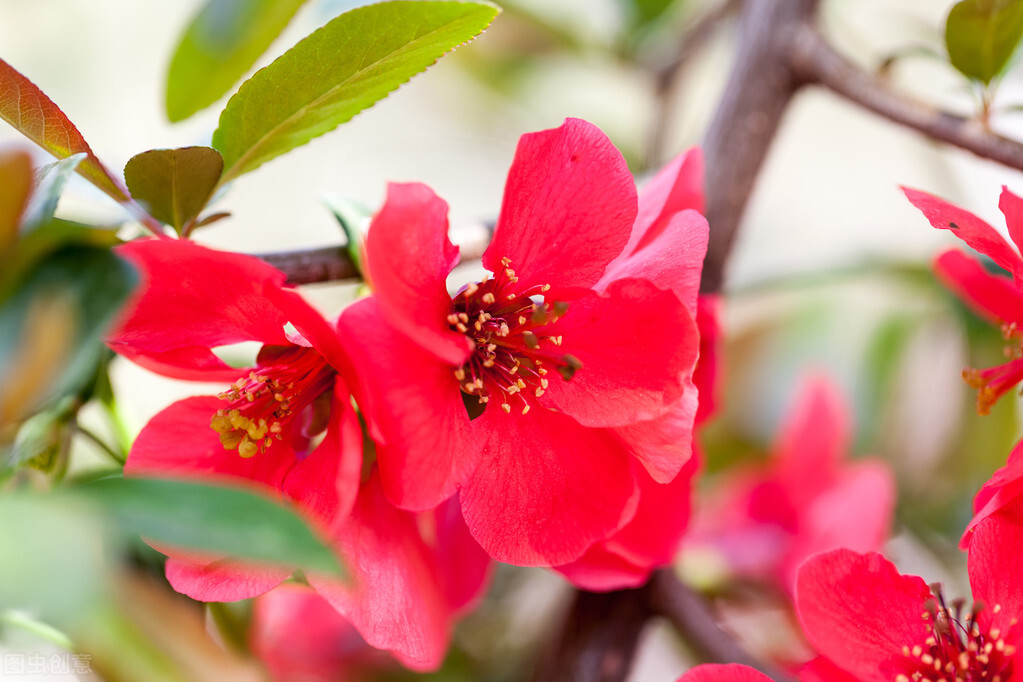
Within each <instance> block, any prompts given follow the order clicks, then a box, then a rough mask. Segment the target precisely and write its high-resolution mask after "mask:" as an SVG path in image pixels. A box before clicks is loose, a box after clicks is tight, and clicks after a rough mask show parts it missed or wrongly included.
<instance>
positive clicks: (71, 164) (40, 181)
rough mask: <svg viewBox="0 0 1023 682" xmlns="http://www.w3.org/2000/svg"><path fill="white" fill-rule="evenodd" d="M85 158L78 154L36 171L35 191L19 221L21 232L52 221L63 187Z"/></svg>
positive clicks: (82, 154)
mask: <svg viewBox="0 0 1023 682" xmlns="http://www.w3.org/2000/svg"><path fill="white" fill-rule="evenodd" d="M85 158H86V155H85V154H84V153H81V152H79V153H78V154H72V155H71V156H69V157H67V158H66V159H60V160H58V161H54V162H53V163H50V164H47V165H45V166H43V167H42V168H40V169H39V170H38V171H36V187H35V191H34V192H32V196H31V197H30V198H29V201H28V206H26V207H25V215H24V216H23V217H22V221H21V222H22V231H23V232H29V231H31V230H34V229H35V228H37V227H39V226H40V225H43V224H44V223H48V222H50V221H51V220H52V219H53V214H54V213H56V211H57V202H58V201H60V195H61V194H62V193H63V192H64V187H65V186H67V183H68V180H70V179H71V174H72V173H74V172H75V170H76V169H77V168H78V164H80V163H81V162H82V161H84V160H85Z"/></svg>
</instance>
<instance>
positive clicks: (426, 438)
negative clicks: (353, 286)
mask: <svg viewBox="0 0 1023 682" xmlns="http://www.w3.org/2000/svg"><path fill="white" fill-rule="evenodd" d="M340 326H341V329H342V332H343V333H345V334H347V335H348V338H349V340H350V349H349V352H350V353H351V354H352V357H353V359H354V360H355V361H356V363H357V366H358V367H360V368H361V369H362V374H363V377H365V378H366V380H364V381H363V383H362V386H361V389H360V394H358V395H357V396H356V397H357V398H358V400H359V404H360V406H362V408H363V412H364V414H365V415H366V418H367V419H368V420H369V421H370V422H371V427H372V428H373V429H375V431H376V433H377V434H378V435H379V438H377V441H378V442H377V458H378V460H377V461H378V462H379V465H380V477H381V480H382V481H383V486H384V490H385V491H386V492H387V497H388V499H390V500H392V501H393V502H394V504H396V505H398V506H399V507H402V508H403V509H414V510H422V509H430V508H433V507H435V506H437V504H439V503H440V502H441V501H443V500H445V499H447V498H449V497H451V495H453V494H454V493H455V491H456V490H457V488H458V485H459V484H461V483H462V482H464V481H465V480H467V479H468V477H469V476H470V475H471V474H472V472H473V470H474V469H475V468H476V466H477V464H478V463H479V461H480V456H481V455H480V446H479V440H478V439H477V437H476V436H475V434H474V431H473V430H472V429H471V428H470V422H469V415H468V413H467V412H466V409H465V404H464V403H463V402H462V392H461V391H460V390H459V389H458V382H457V380H456V379H455V377H454V374H453V372H454V367H452V366H451V365H448V364H447V363H445V362H442V361H440V360H438V359H437V357H436V356H435V355H434V354H432V353H429V352H427V351H425V350H423V348H421V347H420V346H418V345H417V344H415V343H413V342H412V341H411V340H410V339H408V338H407V337H406V336H405V335H404V334H401V333H399V332H397V331H396V330H395V329H393V328H392V327H391V326H390V325H389V324H388V320H387V318H386V316H385V313H384V311H383V309H382V307H381V304H380V302H379V300H378V299H377V298H376V297H370V298H365V299H362V300H361V301H357V302H356V303H354V304H352V305H350V306H348V307H347V308H346V309H345V310H344V313H343V314H342V315H341V321H340Z"/></svg>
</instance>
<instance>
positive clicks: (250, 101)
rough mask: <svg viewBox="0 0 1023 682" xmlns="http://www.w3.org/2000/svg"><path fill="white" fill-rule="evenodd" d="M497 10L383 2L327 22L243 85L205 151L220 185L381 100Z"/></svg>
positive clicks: (460, 4) (479, 28)
mask: <svg viewBox="0 0 1023 682" xmlns="http://www.w3.org/2000/svg"><path fill="white" fill-rule="evenodd" d="M499 11H500V10H499V9H498V8H497V7H495V6H494V5H491V4H485V3H480V2H425V1H412V2H409V1H397V2H385V3H381V4H377V5H369V6H367V7H359V8H357V9H354V10H352V11H350V12H346V13H344V14H342V15H341V16H339V17H336V18H335V19H333V20H331V21H330V22H329V23H328V24H327V25H326V26H324V27H322V28H320V29H319V30H317V31H315V32H314V33H312V34H311V35H309V36H308V37H307V38H305V39H304V40H302V41H301V42H299V43H298V44H297V45H295V47H293V48H292V49H290V50H288V51H287V52H286V53H284V54H283V55H281V57H280V58H278V59H277V60H276V61H274V62H273V63H272V64H270V65H269V66H267V67H266V68H265V69H261V70H260V71H257V72H256V73H255V75H253V76H252V78H250V79H249V80H248V81H246V82H245V83H243V84H242V86H241V88H240V89H239V90H238V93H237V94H235V96H234V97H232V98H231V100H230V101H229V102H228V103H227V107H226V108H225V109H224V111H223V112H222V113H221V115H220V126H219V127H218V128H217V130H216V131H215V132H214V133H213V146H214V147H216V148H217V149H219V150H220V153H221V154H223V155H224V175H223V176H222V177H221V183H225V182H228V181H229V180H231V179H233V178H235V177H236V176H238V175H241V174H242V173H247V172H249V171H251V170H253V169H255V168H258V167H259V166H260V165H262V164H263V163H266V162H267V161H269V160H270V159H273V158H275V157H277V156H280V155H281V154H284V153H285V152H287V151H290V150H291V149H294V148H295V147H298V146H300V145H303V144H305V143H306V142H308V141H309V140H311V139H313V138H314V137H317V136H319V135H323V134H324V133H327V132H329V131H331V130H333V129H334V128H336V127H337V126H339V125H340V124H342V123H344V122H345V121H347V120H349V119H351V118H352V117H353V116H355V115H356V114H357V113H359V112H360V111H362V110H363V109H366V108H367V107H370V106H372V105H373V104H374V103H376V102H377V101H379V100H381V99H383V98H384V97H386V96H387V95H388V94H390V93H391V92H392V91H393V90H395V89H396V88H397V87H398V86H400V85H401V84H402V83H404V82H405V81H407V80H408V79H409V78H411V77H412V76H414V75H415V74H417V73H419V72H420V71H423V70H424V69H426V68H427V67H429V66H430V65H431V64H433V63H434V62H436V61H437V59H439V58H440V57H441V56H442V55H444V53H446V52H448V51H450V50H452V49H453V48H455V47H457V46H458V45H460V44H462V43H465V42H467V41H469V40H471V39H472V38H473V37H474V36H476V35H478V34H479V33H480V32H482V31H483V30H484V29H485V28H486V27H487V26H489V25H490V22H491V21H493V19H494V17H495V16H497V13H498V12H499Z"/></svg>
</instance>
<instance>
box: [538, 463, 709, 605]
mask: <svg viewBox="0 0 1023 682" xmlns="http://www.w3.org/2000/svg"><path fill="white" fill-rule="evenodd" d="M697 469H699V461H698V458H696V457H694V458H692V459H691V460H690V461H689V463H688V464H687V465H686V467H685V469H684V470H683V471H682V472H681V473H679V475H678V476H676V477H675V480H673V481H672V482H671V483H668V484H663V485H662V484H660V483H657V482H656V481H654V480H653V479H652V478H650V476H649V474H647V473H646V472H645V471H643V470H642V468H639V467H636V468H634V469H633V471H634V473H635V476H636V482H637V484H638V485H639V505H638V506H637V507H636V515H635V516H633V517H632V520H631V521H629V522H628V523H627V524H625V526H623V527H622V529H621V530H619V531H618V532H617V533H615V534H614V535H612V536H611V537H609V538H608V539H607V540H605V541H603V542H598V543H597V544H595V545H593V546H592V547H590V548H589V549H588V550H586V553H585V554H583V555H582V556H581V557H580V558H579V559H578V560H577V561H575V562H573V563H571V564H567V565H565V566H558V567H556V570H557V571H559V572H560V573H562V574H564V575H565V577H567V578H568V579H569V580H570V581H572V584H574V585H575V586H576V587H579V588H581V589H584V590H599V591H605V590H618V589H624V588H629V587H638V586H639V585H642V584H643V583H644V582H646V579H647V578H648V577H649V575H650V572H651V571H652V570H653V569H655V568H658V567H660V566H666V565H668V564H669V563H671V561H672V559H673V558H674V557H675V554H676V553H677V552H678V548H679V545H680V544H681V542H682V538H683V536H684V535H685V531H686V527H687V526H688V525H689V499H690V493H691V488H692V480H693V477H694V476H695V474H696V471H697Z"/></svg>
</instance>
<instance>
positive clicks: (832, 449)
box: [773, 375, 852, 507]
mask: <svg viewBox="0 0 1023 682" xmlns="http://www.w3.org/2000/svg"><path fill="white" fill-rule="evenodd" d="M851 433H852V427H851V424H850V418H849V408H848V406H847V405H846V403H845V401H844V399H843V397H842V394H841V393H840V392H839V390H838V388H836V387H835V385H834V384H833V383H831V381H830V380H829V379H827V378H826V377H825V376H823V375H814V376H810V377H807V378H806V379H805V380H804V381H803V382H802V385H801V387H800V389H799V393H798V394H797V396H796V400H795V404H794V405H793V406H792V408H791V409H789V411H788V413H787V414H786V416H785V421H784V423H783V424H782V426H781V430H780V432H779V433H778V437H777V440H776V441H775V444H774V448H773V450H774V453H775V454H774V465H773V466H774V468H775V470H776V471H777V476H778V479H779V481H780V482H781V483H782V485H784V486H785V488H786V491H787V492H788V494H789V496H790V497H791V498H792V502H793V504H794V505H795V506H797V507H805V506H806V505H807V504H808V503H809V502H810V500H811V499H813V498H814V497H815V496H816V495H817V494H819V492H820V491H821V490H823V489H825V488H827V487H828V486H830V485H831V483H832V481H834V480H835V477H836V476H837V475H838V471H839V468H840V466H841V462H842V460H843V459H844V458H845V456H846V453H847V452H848V450H849V443H850V437H851Z"/></svg>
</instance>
